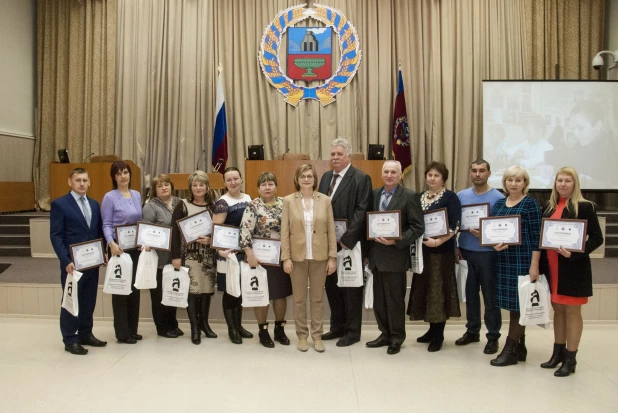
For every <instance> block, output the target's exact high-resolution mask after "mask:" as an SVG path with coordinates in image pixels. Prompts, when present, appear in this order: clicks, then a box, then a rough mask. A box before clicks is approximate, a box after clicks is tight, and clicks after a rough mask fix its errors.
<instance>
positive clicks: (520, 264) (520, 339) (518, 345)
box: [491, 166, 541, 367]
mask: <svg viewBox="0 0 618 413" xmlns="http://www.w3.org/2000/svg"><path fill="white" fill-rule="evenodd" d="M529 186H530V177H529V176H528V172H526V170H525V169H524V168H522V167H520V166H512V167H510V168H509V169H507V170H506V172H505V173H504V176H503V177H502V187H503V189H504V191H505V193H506V194H508V196H507V197H506V198H504V199H500V200H498V201H496V203H495V204H494V207H493V208H492V210H491V215H492V216H505V215H519V216H521V245H504V244H502V243H500V244H498V245H496V246H495V247H494V249H495V250H496V251H499V253H498V266H497V271H498V272H497V277H498V306H499V307H500V308H502V309H505V310H508V311H509V312H510V320H509V333H508V336H507V338H506V344H505V345H504V348H503V349H502V353H500V355H499V356H498V357H497V358H495V359H494V360H491V365H492V366H498V367H502V366H510V365H512V364H517V362H518V361H526V356H527V353H528V351H527V349H526V344H525V332H526V327H525V326H522V325H520V324H519V316H520V313H519V296H518V288H517V281H518V278H517V277H519V276H520V275H527V274H530V279H531V280H532V281H535V280H537V279H538V278H539V260H540V258H541V252H540V250H539V236H540V231H541V207H540V206H539V204H538V203H537V202H536V200H534V199H533V198H530V197H529V196H527V195H526V194H527V193H528V187H529Z"/></svg>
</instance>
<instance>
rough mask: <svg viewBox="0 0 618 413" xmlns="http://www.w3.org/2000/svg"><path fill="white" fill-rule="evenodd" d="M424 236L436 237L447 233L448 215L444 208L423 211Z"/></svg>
mask: <svg viewBox="0 0 618 413" xmlns="http://www.w3.org/2000/svg"><path fill="white" fill-rule="evenodd" d="M423 217H424V218H425V234H423V237H424V238H438V237H443V236H445V235H448V230H449V229H448V215H447V213H446V208H440V209H435V210H433V211H429V212H425V214H424V216H423Z"/></svg>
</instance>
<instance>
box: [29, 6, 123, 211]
mask: <svg viewBox="0 0 618 413" xmlns="http://www.w3.org/2000/svg"><path fill="white" fill-rule="evenodd" d="M115 47H116V0H82V1H75V0H38V2H37V77H38V78H37V84H38V86H37V102H38V104H37V136H36V146H35V159H34V164H33V168H34V171H33V175H34V182H35V186H36V197H37V205H38V206H39V207H40V208H42V209H46V210H48V209H49V207H50V201H49V163H50V162H51V161H55V160H56V151H57V150H58V149H60V148H68V150H69V154H70V156H71V160H72V161H73V162H81V161H83V160H85V159H87V158H88V157H89V156H90V155H91V154H92V153H94V154H96V155H99V154H109V153H113V150H114V106H115V95H114V91H115V71H116V58H115V53H116V50H115ZM67 191H68V187H67Z"/></svg>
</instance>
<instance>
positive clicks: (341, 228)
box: [335, 218, 348, 242]
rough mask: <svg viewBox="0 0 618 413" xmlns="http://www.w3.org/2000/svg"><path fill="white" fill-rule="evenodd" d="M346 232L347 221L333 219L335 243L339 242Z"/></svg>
mask: <svg viewBox="0 0 618 413" xmlns="http://www.w3.org/2000/svg"><path fill="white" fill-rule="evenodd" d="M347 230H348V220H347V219H339V218H335V235H336V237H337V242H339V241H341V236H342V235H343V234H345V232H346V231H347Z"/></svg>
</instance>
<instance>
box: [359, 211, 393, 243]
mask: <svg viewBox="0 0 618 413" xmlns="http://www.w3.org/2000/svg"><path fill="white" fill-rule="evenodd" d="M376 238H385V239H401V211H374V212H367V239H368V240H374V239H376Z"/></svg>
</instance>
